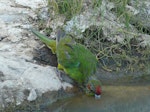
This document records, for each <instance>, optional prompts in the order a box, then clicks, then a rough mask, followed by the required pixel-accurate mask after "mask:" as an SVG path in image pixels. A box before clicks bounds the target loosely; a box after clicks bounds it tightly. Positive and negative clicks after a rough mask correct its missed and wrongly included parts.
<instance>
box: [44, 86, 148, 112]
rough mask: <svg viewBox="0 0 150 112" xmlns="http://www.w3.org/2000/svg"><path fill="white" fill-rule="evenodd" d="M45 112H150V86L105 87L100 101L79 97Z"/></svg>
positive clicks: (69, 99) (60, 103)
mask: <svg viewBox="0 0 150 112" xmlns="http://www.w3.org/2000/svg"><path fill="white" fill-rule="evenodd" d="M44 110H45V112H150V85H142V86H141V85H140V86H103V94H102V98H101V99H100V100H95V99H94V98H93V97H88V96H85V95H79V96H76V97H73V98H68V99H65V100H61V101H57V102H56V103H54V104H52V105H50V106H48V107H46V109H44Z"/></svg>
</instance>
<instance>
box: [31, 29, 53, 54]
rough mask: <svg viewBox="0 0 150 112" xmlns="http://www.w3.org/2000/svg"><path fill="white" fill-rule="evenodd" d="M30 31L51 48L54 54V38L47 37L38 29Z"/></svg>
mask: <svg viewBox="0 0 150 112" xmlns="http://www.w3.org/2000/svg"><path fill="white" fill-rule="evenodd" d="M31 31H32V32H33V33H34V34H35V35H36V36H37V37H38V38H39V39H40V40H41V41H42V42H43V43H45V44H46V45H47V47H48V48H50V49H51V50H52V53H53V54H56V40H52V39H49V38H48V37H47V36H45V35H43V34H41V33H39V32H38V31H36V30H34V29H31Z"/></svg>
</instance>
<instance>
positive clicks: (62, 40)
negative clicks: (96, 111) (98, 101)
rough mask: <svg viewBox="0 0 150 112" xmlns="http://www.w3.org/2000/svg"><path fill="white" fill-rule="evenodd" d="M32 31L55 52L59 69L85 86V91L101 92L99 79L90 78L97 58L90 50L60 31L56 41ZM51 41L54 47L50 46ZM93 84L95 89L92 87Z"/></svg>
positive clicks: (94, 69)
mask: <svg viewBox="0 0 150 112" xmlns="http://www.w3.org/2000/svg"><path fill="white" fill-rule="evenodd" d="M32 32H33V33H34V34H35V35H36V36H38V37H39V38H40V39H41V40H42V41H43V42H44V43H45V44H46V45H47V46H49V47H50V48H51V49H52V50H53V52H54V53H56V55H57V60H58V68H59V69H62V70H63V71H65V73H66V74H68V75H69V77H71V78H72V79H74V80H75V81H76V82H77V83H78V85H79V86H83V85H84V87H85V86H86V89H85V90H86V93H94V94H97V95H100V94H101V83H100V81H99V80H98V79H96V78H94V79H93V78H91V77H93V76H94V74H95V72H96V67H97V59H96V56H94V54H92V53H91V52H90V50H88V49H87V48H86V47H85V46H83V45H81V44H79V43H76V42H75V41H74V40H73V39H72V37H71V36H67V35H66V36H61V33H60V32H58V36H57V39H56V40H57V41H56V42H53V41H52V40H50V39H48V38H47V37H46V36H43V35H42V34H40V33H38V32H37V31H35V30H32ZM52 43H53V46H54V47H55V48H54V47H52V45H51V44H52ZM54 43H55V44H54ZM93 86H94V88H96V89H93ZM91 95H93V94H91Z"/></svg>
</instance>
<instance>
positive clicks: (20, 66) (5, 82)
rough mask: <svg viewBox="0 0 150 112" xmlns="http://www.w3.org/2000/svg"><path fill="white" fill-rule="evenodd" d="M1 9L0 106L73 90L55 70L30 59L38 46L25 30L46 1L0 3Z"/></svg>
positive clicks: (17, 0)
mask: <svg viewBox="0 0 150 112" xmlns="http://www.w3.org/2000/svg"><path fill="white" fill-rule="evenodd" d="M0 6H1V7H0V24H1V26H0V29H1V32H0V90H1V92H0V107H5V106H6V105H7V104H8V103H12V102H15V103H16V104H17V105H19V104H21V103H22V102H23V101H24V100H28V101H33V100H35V99H36V98H38V97H39V96H41V95H42V94H43V93H46V92H52V91H58V90H60V89H64V90H65V89H66V88H72V85H71V84H69V83H66V82H63V81H61V80H60V78H59V77H58V74H59V73H58V72H57V70H56V68H55V67H51V66H44V65H38V64H35V63H34V61H33V60H32V59H33V54H34V50H35V49H38V48H39V47H40V45H39V43H38V42H37V41H36V40H35V38H34V37H33V35H31V33H30V32H29V31H28V29H29V28H30V27H32V26H33V24H34V23H32V22H33V21H30V18H32V19H36V14H35V10H37V8H41V7H45V6H46V1H44V0H32V1H29V0H24V1H22V0H11V1H10V0H1V1H0ZM52 100H53V99H52Z"/></svg>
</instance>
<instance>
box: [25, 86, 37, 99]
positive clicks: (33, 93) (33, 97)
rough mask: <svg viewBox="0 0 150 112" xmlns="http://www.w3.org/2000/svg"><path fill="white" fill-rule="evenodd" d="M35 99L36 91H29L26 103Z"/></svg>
mask: <svg viewBox="0 0 150 112" xmlns="http://www.w3.org/2000/svg"><path fill="white" fill-rule="evenodd" d="M36 98H37V94H36V91H35V90H34V89H31V91H30V94H29V96H28V98H27V100H28V101H33V100H35V99H36Z"/></svg>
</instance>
